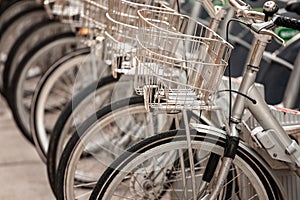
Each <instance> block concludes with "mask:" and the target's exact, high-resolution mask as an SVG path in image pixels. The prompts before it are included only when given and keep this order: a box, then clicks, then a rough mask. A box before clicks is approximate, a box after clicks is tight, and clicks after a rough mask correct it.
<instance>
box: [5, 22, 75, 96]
mask: <svg viewBox="0 0 300 200" xmlns="http://www.w3.org/2000/svg"><path fill="white" fill-rule="evenodd" d="M54 26H57V30H55V31H54V32H53V35H55V34H60V33H64V32H70V31H71V27H69V26H68V25H66V24H63V23H61V22H59V21H56V20H50V19H46V20H44V21H41V22H40V23H38V24H35V25H33V26H32V27H31V28H30V29H29V30H26V31H25V32H24V33H23V34H22V35H20V36H19V38H18V39H17V40H16V41H15V43H14V45H13V46H12V48H11V49H10V52H9V54H8V56H7V59H6V62H5V68H4V71H3V75H2V77H3V78H2V80H3V94H5V93H6V92H5V90H7V88H8V84H9V82H10V81H9V80H10V78H11V77H12V74H13V71H14V70H15V68H16V66H17V65H16V64H17V63H15V62H16V61H15V60H14V59H18V60H19V61H21V60H22V58H23V57H24V56H25V55H26V53H24V54H23V56H20V55H19V53H20V52H24V51H25V49H22V48H28V47H24V46H22V45H24V44H25V43H26V42H30V41H29V40H30V39H31V37H34V35H37V34H38V35H39V36H38V37H39V40H44V39H46V38H48V37H53V35H52V32H51V35H50V36H49V35H47V34H43V31H49V29H50V30H51V29H53V27H54ZM37 45H39V44H38V43H37V44H35V43H34V44H31V48H34V47H35V46H37ZM27 51H28V49H26V52H27ZM13 64H14V65H13ZM12 65H13V66H12Z"/></svg>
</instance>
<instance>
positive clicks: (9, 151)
mask: <svg viewBox="0 0 300 200" xmlns="http://www.w3.org/2000/svg"><path fill="white" fill-rule="evenodd" d="M0 134H1V136H0V188H1V189H0V199H1V200H2V199H3V200H19V199H20V200H21V199H22V200H43V199H45V200H51V199H55V198H54V196H53V195H52V192H51V189H50V186H49V184H48V180H47V174H46V166H45V165H44V164H43V163H42V161H41V160H40V158H39V157H38V155H37V153H36V151H35V149H34V147H33V146H32V145H31V144H30V143H29V142H27V140H26V139H25V138H24V137H23V136H22V135H21V133H20V131H19V130H18V129H17V127H16V125H15V123H14V121H13V119H12V115H11V113H10V110H9V109H8V107H7V105H6V103H4V101H3V98H2V97H1V98H0Z"/></svg>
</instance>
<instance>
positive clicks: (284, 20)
mask: <svg viewBox="0 0 300 200" xmlns="http://www.w3.org/2000/svg"><path fill="white" fill-rule="evenodd" d="M274 24H275V25H277V26H284V27H287V28H292V29H296V30H300V20H298V19H295V18H290V17H285V16H279V15H277V18H276V19H275V22H274Z"/></svg>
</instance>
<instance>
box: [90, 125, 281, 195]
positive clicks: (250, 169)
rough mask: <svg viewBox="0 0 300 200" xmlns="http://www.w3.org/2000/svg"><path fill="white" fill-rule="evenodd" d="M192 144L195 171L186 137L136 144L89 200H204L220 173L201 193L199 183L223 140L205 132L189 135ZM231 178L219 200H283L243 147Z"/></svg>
mask: <svg viewBox="0 0 300 200" xmlns="http://www.w3.org/2000/svg"><path fill="white" fill-rule="evenodd" d="M191 138H192V142H191V148H192V152H193V158H191V159H193V161H194V170H193V171H192V168H191V167H189V166H190V165H189V156H187V155H188V154H187V142H186V134H185V131H184V130H176V131H169V132H166V133H163V134H159V135H155V136H153V137H151V138H148V139H146V140H144V141H142V142H140V143H138V144H137V145H135V146H133V147H131V148H130V149H129V150H127V152H125V153H124V154H123V155H121V156H120V157H119V158H118V159H117V160H115V161H114V162H113V164H111V165H110V166H109V168H108V169H107V170H106V171H105V172H104V174H103V175H102V176H101V178H100V179H99V181H98V183H97V185H96V186H95V189H94V191H93V193H92V195H91V197H90V199H110V200H113V199H193V198H192V196H193V195H192V194H193V192H195V194H196V195H198V196H197V197H196V198H194V199H206V198H208V197H207V196H206V195H207V194H209V193H211V192H212V191H213V190H214V187H215V181H216V179H217V177H216V176H217V174H218V171H219V168H217V170H216V171H215V172H214V177H213V178H212V180H211V181H210V182H209V183H208V184H207V185H205V187H204V188H203V189H202V188H201V189H200V187H201V186H202V177H203V174H204V171H205V169H208V170H209V166H207V163H208V159H209V157H210V155H211V154H212V153H214V154H216V155H220V156H222V154H223V151H224V145H225V135H223V134H221V132H219V133H218V132H214V131H212V130H208V129H207V130H201V131H200V132H197V131H196V130H191ZM219 162H221V160H220V161H219ZM230 172H231V173H229V174H230V176H228V177H227V180H226V181H227V182H226V183H225V184H224V190H225V189H228V188H226V186H227V185H228V184H232V186H233V188H232V189H231V193H230V196H228V193H227V194H226V195H224V193H223V192H224V191H222V192H221V193H220V195H219V197H218V199H243V200H244V199H264V200H265V199H281V194H280V192H279V190H278V187H277V185H276V184H275V183H276V182H275V180H274V179H273V178H272V174H270V172H269V170H268V169H267V168H266V165H265V164H264V162H263V161H262V160H261V159H260V157H259V156H258V155H256V154H255V153H253V152H252V151H251V150H250V149H248V148H247V147H246V146H244V145H243V144H241V145H240V146H239V148H238V152H237V155H236V157H235V159H234V162H233V165H232V167H231V170H230ZM192 176H193V177H194V178H195V183H194V184H192V178H191V177H192ZM193 188H194V189H195V190H193ZM200 192H201V193H200ZM224 196H225V197H224ZM205 197H206V198H205Z"/></svg>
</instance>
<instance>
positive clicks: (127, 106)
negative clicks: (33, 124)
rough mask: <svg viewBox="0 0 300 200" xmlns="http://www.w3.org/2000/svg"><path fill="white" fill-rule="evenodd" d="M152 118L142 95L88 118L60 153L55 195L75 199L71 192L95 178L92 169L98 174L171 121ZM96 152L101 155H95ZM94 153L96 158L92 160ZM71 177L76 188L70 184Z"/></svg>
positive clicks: (159, 117) (88, 183)
mask: <svg viewBox="0 0 300 200" xmlns="http://www.w3.org/2000/svg"><path fill="white" fill-rule="evenodd" d="M153 117H154V116H152V114H151V113H147V112H146V110H145V107H144V99H143V97H132V98H129V99H123V100H120V101H118V102H115V103H112V104H111V105H107V106H106V107H104V108H102V109H100V110H99V111H97V113H96V114H95V115H92V116H91V117H89V118H88V119H87V120H86V121H85V122H84V123H83V124H82V125H81V126H80V127H79V128H78V129H77V130H76V131H75V133H74V134H73V135H72V137H71V139H70V140H69V141H68V143H67V145H66V147H65V149H64V152H63V154H62V156H61V160H60V162H59V166H58V170H57V176H56V181H55V182H56V184H55V186H56V194H57V198H58V199H61V197H63V196H64V194H66V195H67V196H64V197H65V198H66V199H73V198H77V196H76V197H74V196H73V195H74V193H75V192H79V193H80V192H82V190H81V189H84V188H86V189H91V188H90V187H93V186H92V183H93V181H97V179H98V174H97V176H96V177H94V176H93V175H94V174H93V172H94V171H93V170H92V169H96V171H97V173H98V172H99V171H101V169H103V167H106V166H107V165H108V164H109V163H110V162H112V160H114V158H115V157H116V156H117V155H119V154H120V152H122V151H124V149H125V148H126V147H128V146H129V145H132V144H134V143H135V142H136V141H137V140H140V139H142V138H144V137H147V136H149V135H152V134H154V133H155V132H157V131H155V130H154V129H158V130H160V129H164V130H165V129H169V128H170V126H171V122H172V121H171V120H168V118H167V117H168V116H166V114H162V115H160V114H157V115H155V117H154V118H153ZM164 117H165V118H164ZM162 119H164V120H162ZM170 119H171V118H170ZM150 122H152V123H150ZM163 122H164V123H163ZM154 124H155V126H154ZM156 125H157V126H156ZM160 125H161V126H160ZM106 129H108V130H106ZM102 131H103V132H102ZM123 133H124V134H123ZM95 137H96V138H95ZM94 142H95V143H94ZM98 142H99V143H98ZM96 143H97V144H96ZM102 150H104V151H102ZM99 152H101V156H100V154H99V155H98V154H97V153H99ZM96 154H97V160H95V159H93V158H94V156H96ZM81 156H83V157H81ZM102 156H104V157H102ZM100 157H101V158H100ZM81 158H82V159H81ZM85 158H87V159H85ZM80 159H81V160H80ZM96 161H99V162H96ZM83 162H85V163H84V164H83ZM86 163H88V164H87V165H85V164H86ZM89 164H92V166H90V165H89ZM78 167H84V168H81V169H79V168H78ZM85 167H87V168H85ZM75 169H76V172H75ZM75 174H76V175H75ZM75 180H76V181H77V182H78V183H80V185H81V186H80V187H77V185H76V186H74V184H75V183H74V181H75ZM74 188H76V191H75V190H74ZM84 194H86V191H84Z"/></svg>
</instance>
